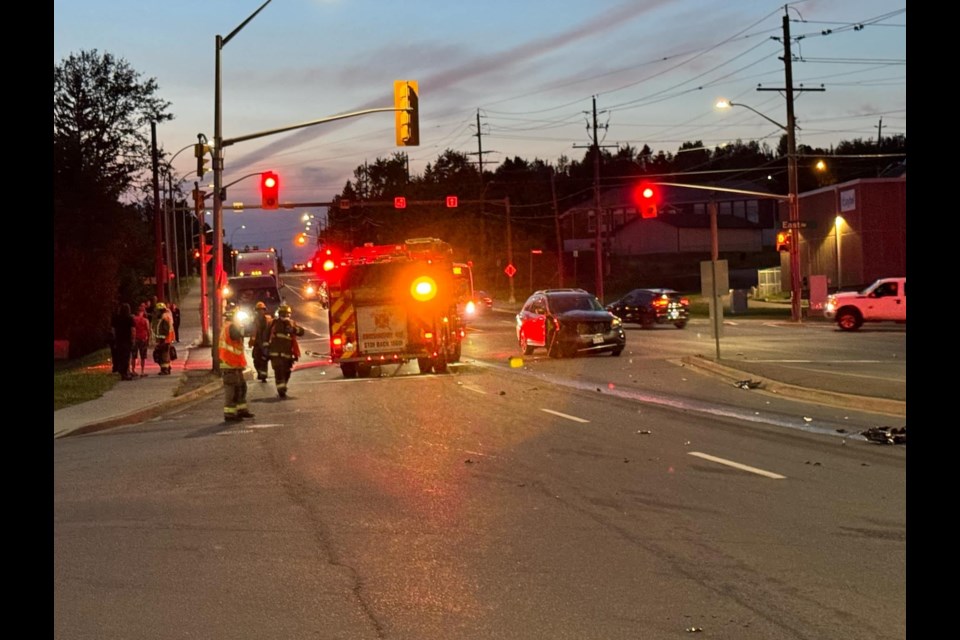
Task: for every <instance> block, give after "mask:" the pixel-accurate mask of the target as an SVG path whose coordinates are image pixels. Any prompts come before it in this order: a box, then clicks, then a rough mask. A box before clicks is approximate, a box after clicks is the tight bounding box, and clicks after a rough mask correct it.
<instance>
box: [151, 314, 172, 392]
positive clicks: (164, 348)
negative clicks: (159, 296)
mask: <svg viewBox="0 0 960 640" xmlns="http://www.w3.org/2000/svg"><path fill="white" fill-rule="evenodd" d="M157 313H158V314H159V315H160V320H159V321H158V322H157V329H156V332H155V333H154V337H155V338H156V340H157V346H156V347H154V350H153V352H154V354H155V355H156V360H157V364H159V365H160V375H161V376H168V375H170V369H171V368H172V366H171V364H170V347H171V346H172V345H173V339H174V337H175V336H174V333H173V316H172V315H171V314H170V310H169V309H167V305H166V304H164V303H162V302H158V303H157Z"/></svg>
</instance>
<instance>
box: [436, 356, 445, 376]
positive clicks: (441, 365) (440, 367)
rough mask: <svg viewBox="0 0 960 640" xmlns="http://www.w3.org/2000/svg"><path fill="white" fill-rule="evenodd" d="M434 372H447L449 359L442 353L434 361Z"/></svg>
mask: <svg viewBox="0 0 960 640" xmlns="http://www.w3.org/2000/svg"><path fill="white" fill-rule="evenodd" d="M433 372H434V373H446V372H447V359H446V358H444V357H443V356H442V355H439V356H437V358H436V359H435V360H434V361H433Z"/></svg>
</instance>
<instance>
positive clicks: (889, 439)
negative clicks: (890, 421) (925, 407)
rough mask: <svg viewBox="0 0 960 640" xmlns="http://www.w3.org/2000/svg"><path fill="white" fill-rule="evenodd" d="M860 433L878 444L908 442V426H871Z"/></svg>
mask: <svg viewBox="0 0 960 640" xmlns="http://www.w3.org/2000/svg"><path fill="white" fill-rule="evenodd" d="M860 435H862V436H863V437H864V438H866V439H867V440H869V441H870V442H875V443H877V444H907V426H906V425H904V426H902V427H899V428H897V427H871V428H869V429H867V430H866V431H861V432H860Z"/></svg>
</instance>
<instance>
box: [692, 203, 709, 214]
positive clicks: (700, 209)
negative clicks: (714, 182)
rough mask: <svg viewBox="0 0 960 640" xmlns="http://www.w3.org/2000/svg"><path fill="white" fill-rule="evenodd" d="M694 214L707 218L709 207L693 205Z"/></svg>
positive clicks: (698, 204) (699, 204)
mask: <svg viewBox="0 0 960 640" xmlns="http://www.w3.org/2000/svg"><path fill="white" fill-rule="evenodd" d="M693 212H694V213H695V214H696V215H698V216H705V215H707V205H705V204H704V203H702V202H697V203H695V204H694V205H693Z"/></svg>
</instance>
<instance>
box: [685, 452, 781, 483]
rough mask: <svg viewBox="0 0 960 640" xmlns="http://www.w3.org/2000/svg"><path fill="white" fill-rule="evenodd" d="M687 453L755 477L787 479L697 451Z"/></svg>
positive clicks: (777, 474) (770, 472)
mask: <svg viewBox="0 0 960 640" xmlns="http://www.w3.org/2000/svg"><path fill="white" fill-rule="evenodd" d="M687 453H689V454H690V455H692V456H697V457H698V458H703V459H704V460H710V461H711V462H716V463H718V464H725V465H727V466H728V467H733V468H735V469H740V470H741V471H749V472H750V473H756V474H757V475H761V476H765V477H767V478H773V479H774V480H785V479H786V477H787V476H782V475H780V474H779V473H773V472H772V471H764V470H763V469H757V468H756V467H748V466H747V465H745V464H740V463H739V462H733V461H732V460H725V459H723V458H718V457H716V456H711V455H708V454H706V453H700V452H699V451H688V452H687Z"/></svg>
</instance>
